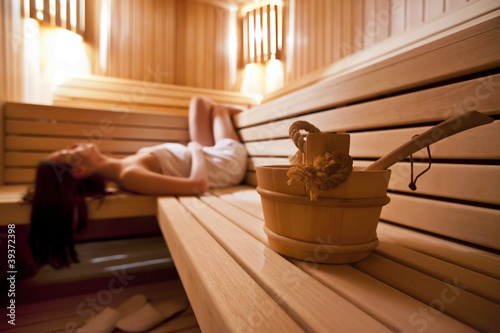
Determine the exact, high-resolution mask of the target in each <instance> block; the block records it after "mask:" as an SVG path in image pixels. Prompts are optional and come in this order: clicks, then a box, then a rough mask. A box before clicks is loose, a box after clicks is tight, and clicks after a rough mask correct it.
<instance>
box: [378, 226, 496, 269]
mask: <svg viewBox="0 0 500 333" xmlns="http://www.w3.org/2000/svg"><path fill="white" fill-rule="evenodd" d="M377 234H378V238H379V239H380V240H387V241H391V242H394V243H396V244H398V245H401V246H404V247H407V248H409V249H412V250H415V251H417V252H420V253H424V254H427V255H429V256H431V257H434V258H438V259H441V260H444V261H447V262H450V263H453V264H456V265H458V266H460V267H464V268H467V269H470V270H473V271H475V272H479V273H481V274H485V275H488V276H491V277H493V278H495V279H500V258H499V257H498V256H497V255H495V254H492V253H490V252H486V251H484V250H480V249H476V248H473V247H470V246H467V245H463V244H458V243H456V242H453V241H450V240H446V239H442V238H439V237H437V236H435V235H427V234H424V233H421V232H418V231H414V230H409V229H406V228H403V227H399V226H395V225H390V224H387V223H384V222H380V223H379V224H378V228H377Z"/></svg>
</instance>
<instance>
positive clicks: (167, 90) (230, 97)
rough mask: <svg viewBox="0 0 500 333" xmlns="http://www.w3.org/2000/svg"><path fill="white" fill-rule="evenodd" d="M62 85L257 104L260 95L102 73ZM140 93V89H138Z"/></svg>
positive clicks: (68, 79)
mask: <svg viewBox="0 0 500 333" xmlns="http://www.w3.org/2000/svg"><path fill="white" fill-rule="evenodd" d="M61 86H68V87H80V88H90V89H99V90H102V89H107V90H119V91H129V92H133V89H134V88H139V89H140V88H144V89H146V90H147V91H153V92H158V93H160V94H171V95H174V96H183V97H185V98H190V97H192V96H196V95H198V96H200V95H203V96H208V97H209V98H211V99H214V100H215V101H216V102H219V103H235V104H252V105H254V104H257V103H258V101H259V100H260V97H259V96H257V95H252V94H243V93H239V92H234V91H228V90H214V89H205V88H194V87H189V86H179V85H173V84H166V83H161V82H151V81H138V80H129V79H123V78H116V77H110V76H101V75H85V76H78V77H70V78H67V79H65V80H64V82H63V83H62V84H61ZM137 93H139V91H137Z"/></svg>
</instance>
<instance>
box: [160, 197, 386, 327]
mask: <svg viewBox="0 0 500 333" xmlns="http://www.w3.org/2000/svg"><path fill="white" fill-rule="evenodd" d="M180 201H181V203H182V204H183V205H185V206H186V208H187V209H188V210H189V212H190V213H191V214H193V216H194V217H195V218H196V219H198V220H199V222H200V224H201V225H202V226H203V227H204V228H206V230H207V231H208V232H209V233H210V234H211V235H212V236H213V237H214V239H216V240H217V242H218V243H219V244H221V245H222V247H223V248H224V250H225V251H227V252H228V253H230V254H231V256H232V257H233V258H234V259H235V260H237V261H238V263H239V264H240V265H241V266H242V267H243V268H244V269H245V271H246V272H247V273H248V274H249V275H250V276H252V278H253V279H254V280H255V281H257V282H258V283H259V285H260V286H261V287H262V288H263V289H264V290H266V291H267V292H268V293H269V294H271V295H273V296H274V297H276V298H275V299H276V301H279V302H280V304H281V306H282V307H283V308H284V309H285V311H287V313H288V314H289V315H290V316H292V317H293V318H294V320H295V321H296V322H297V323H299V325H300V326H301V327H302V328H303V329H305V330H306V331H325V330H326V331H332V330H344V329H345V330H350V331H357V330H359V331H363V330H370V331H371V332H375V331H386V330H387V328H386V327H384V326H383V325H381V324H380V323H379V322H377V321H375V320H374V319H373V318H371V317H370V316H368V315H366V314H365V313H364V312H362V311H361V310H359V309H358V308H357V307H355V306H353V305H352V304H351V303H349V302H347V301H346V300H345V299H343V298H341V297H339V296H338V295H337V294H335V293H333V292H332V291H331V290H330V289H328V288H326V287H325V286H324V285H323V284H321V283H319V282H318V281H316V280H314V279H311V278H310V277H309V276H308V275H307V274H305V273H304V272H302V271H301V270H299V269H298V268H297V267H295V266H293V265H291V264H290V263H289V262H288V261H287V260H286V259H284V258H283V257H281V256H280V255H278V254H277V253H275V252H272V251H269V249H268V248H267V247H266V246H265V245H264V244H262V243H260V242H259V241H258V240H256V239H255V238H253V237H252V236H250V235H249V234H247V233H245V232H244V231H242V230H241V229H239V228H238V227H237V226H235V225H234V224H232V222H230V221H228V220H227V219H225V218H224V217H222V216H221V215H219V214H218V213H216V212H215V211H213V210H212V209H211V208H209V207H208V206H207V205H205V204H204V203H202V202H201V201H200V200H199V199H197V198H191V197H182V198H180ZM168 244H169V245H170V239H168ZM174 259H175V258H174ZM210 261H213V260H210ZM267 267H269V269H267ZM219 276H220V273H219ZM292 281H293V282H292ZM200 326H201V320H200ZM202 328H203V327H202Z"/></svg>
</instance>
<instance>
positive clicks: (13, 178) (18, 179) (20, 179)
mask: <svg viewBox="0 0 500 333" xmlns="http://www.w3.org/2000/svg"><path fill="white" fill-rule="evenodd" d="M4 173H5V184H29V183H33V182H34V181H35V174H36V172H35V168H5V171H4Z"/></svg>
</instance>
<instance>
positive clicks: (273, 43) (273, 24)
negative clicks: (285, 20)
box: [269, 7, 276, 56]
mask: <svg viewBox="0 0 500 333" xmlns="http://www.w3.org/2000/svg"><path fill="white" fill-rule="evenodd" d="M269 15H270V16H271V17H270V21H271V22H270V24H269V25H270V29H271V54H272V56H276V11H275V10H274V7H271V12H270V14H269Z"/></svg>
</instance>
